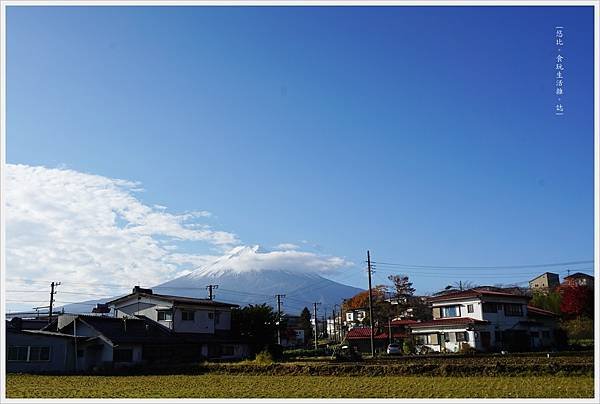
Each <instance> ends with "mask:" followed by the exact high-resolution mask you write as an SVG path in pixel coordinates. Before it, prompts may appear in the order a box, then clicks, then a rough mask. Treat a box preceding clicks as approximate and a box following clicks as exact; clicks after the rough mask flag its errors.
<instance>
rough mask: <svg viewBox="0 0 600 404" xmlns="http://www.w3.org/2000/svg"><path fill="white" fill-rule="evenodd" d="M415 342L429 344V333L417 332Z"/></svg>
mask: <svg viewBox="0 0 600 404" xmlns="http://www.w3.org/2000/svg"><path fill="white" fill-rule="evenodd" d="M415 344H416V345H425V344H427V334H417V335H415Z"/></svg>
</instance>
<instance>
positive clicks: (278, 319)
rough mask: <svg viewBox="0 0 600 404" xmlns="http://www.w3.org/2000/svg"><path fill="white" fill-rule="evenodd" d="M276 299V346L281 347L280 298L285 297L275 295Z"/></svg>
mask: <svg viewBox="0 0 600 404" xmlns="http://www.w3.org/2000/svg"><path fill="white" fill-rule="evenodd" d="M275 297H276V298H277V344H278V345H281V298H282V297H285V295H279V294H277V295H275Z"/></svg>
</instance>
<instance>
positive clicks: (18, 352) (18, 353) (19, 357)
mask: <svg viewBox="0 0 600 404" xmlns="http://www.w3.org/2000/svg"><path fill="white" fill-rule="evenodd" d="M28 351H29V347H26V346H9V347H8V352H7V355H6V359H7V360H8V361H11V362H17V361H19V362H27V357H28V356H29V354H28Z"/></svg>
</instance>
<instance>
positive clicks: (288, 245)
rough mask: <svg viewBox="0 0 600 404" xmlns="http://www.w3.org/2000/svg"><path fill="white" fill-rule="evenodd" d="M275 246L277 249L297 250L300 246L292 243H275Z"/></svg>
mask: <svg viewBox="0 0 600 404" xmlns="http://www.w3.org/2000/svg"><path fill="white" fill-rule="evenodd" d="M275 248H277V249H278V250H297V249H299V248H300V246H298V245H296V244H293V243H281V244H277V246H276V247H275Z"/></svg>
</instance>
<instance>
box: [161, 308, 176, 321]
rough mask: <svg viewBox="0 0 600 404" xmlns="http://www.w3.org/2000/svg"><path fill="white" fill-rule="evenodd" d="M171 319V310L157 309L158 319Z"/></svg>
mask: <svg viewBox="0 0 600 404" xmlns="http://www.w3.org/2000/svg"><path fill="white" fill-rule="evenodd" d="M171 320H173V314H172V313H171V310H159V311H158V321H171Z"/></svg>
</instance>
